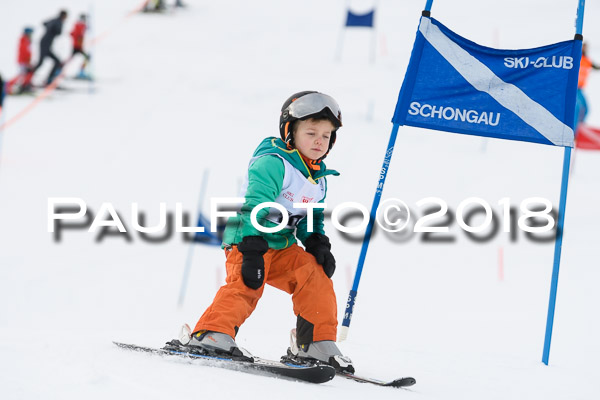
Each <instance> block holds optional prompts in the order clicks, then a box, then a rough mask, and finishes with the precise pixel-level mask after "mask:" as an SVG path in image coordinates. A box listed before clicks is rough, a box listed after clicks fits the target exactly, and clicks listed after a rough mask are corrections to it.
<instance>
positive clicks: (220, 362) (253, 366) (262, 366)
mask: <svg viewBox="0 0 600 400" xmlns="http://www.w3.org/2000/svg"><path fill="white" fill-rule="evenodd" d="M113 343H114V344H115V345H117V346H118V347H120V348H122V349H126V350H132V351H137V352H143V353H151V354H157V355H161V356H162V355H169V356H174V357H179V358H183V359H185V360H190V361H192V362H195V361H196V360H198V362H199V363H200V364H201V365H207V366H214V367H219V368H225V369H229V370H234V371H241V372H246V373H251V374H259V375H266V376H274V377H281V378H287V379H291V380H297V381H303V382H310V383H324V382H328V381H330V380H332V379H333V378H334V377H335V369H334V368H333V367H331V366H329V365H294V364H285V363H281V362H279V361H272V360H266V359H263V358H259V357H254V356H252V357H246V356H242V357H231V356H226V355H220V354H214V355H212V354H211V355H209V354H196V353H190V352H186V351H181V350H179V349H178V346H177V344H179V341H175V340H174V341H171V342H169V343H167V346H165V347H164V348H160V349H158V348H152V347H144V346H138V345H135V344H126V343H119V342H113Z"/></svg>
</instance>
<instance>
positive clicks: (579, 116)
mask: <svg viewBox="0 0 600 400" xmlns="http://www.w3.org/2000/svg"><path fill="white" fill-rule="evenodd" d="M586 50H587V45H586V43H584V44H583V46H582V47H581V63H580V65H579V80H578V82H577V101H576V104H575V128H577V125H578V124H579V123H581V122H583V121H585V118H586V116H587V113H588V105H587V100H586V98H585V94H584V93H583V89H584V88H585V85H586V84H587V80H588V77H589V76H590V71H591V70H592V69H596V70H598V69H600V65H597V64H594V63H593V62H592V60H591V59H590V58H589V57H588V56H587V54H586Z"/></svg>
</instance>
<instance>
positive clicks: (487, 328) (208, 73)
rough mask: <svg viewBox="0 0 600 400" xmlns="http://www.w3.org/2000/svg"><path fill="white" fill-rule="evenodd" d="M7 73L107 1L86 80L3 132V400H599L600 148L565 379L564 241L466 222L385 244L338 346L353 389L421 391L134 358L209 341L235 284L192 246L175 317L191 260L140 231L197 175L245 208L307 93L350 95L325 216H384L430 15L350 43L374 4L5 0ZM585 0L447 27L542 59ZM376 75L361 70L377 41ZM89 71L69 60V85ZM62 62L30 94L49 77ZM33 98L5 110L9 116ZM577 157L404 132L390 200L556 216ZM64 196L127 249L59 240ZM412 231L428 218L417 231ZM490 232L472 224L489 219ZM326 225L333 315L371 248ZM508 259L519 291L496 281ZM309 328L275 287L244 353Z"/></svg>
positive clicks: (574, 218)
mask: <svg viewBox="0 0 600 400" xmlns="http://www.w3.org/2000/svg"><path fill="white" fill-rule="evenodd" d="M1 3H2V7H1V9H2V12H1V13H0V32H1V35H0V44H1V47H0V48H1V51H0V71H1V73H2V74H3V76H4V77H5V78H6V79H7V78H10V77H12V76H13V75H14V74H15V73H16V71H17V67H16V51H17V41H18V37H19V34H20V32H21V30H22V28H23V27H24V26H25V25H32V26H34V27H35V29H36V30H35V33H34V46H33V49H34V60H37V53H38V43H39V39H40V37H41V35H42V33H43V28H42V26H41V22H42V21H44V20H46V19H48V18H50V17H52V16H54V15H55V14H57V13H58V10H59V9H60V8H63V7H64V8H67V9H68V10H69V12H70V14H69V17H68V19H67V21H66V24H65V29H64V32H63V35H62V36H61V37H59V38H58V39H57V40H56V41H55V44H54V49H55V51H56V53H57V54H58V55H59V56H60V57H61V58H66V57H67V56H69V55H70V38H69V36H68V32H69V31H70V30H71V28H72V26H73V24H74V22H75V20H76V18H77V16H78V14H79V13H81V12H89V11H90V9H92V10H93V13H92V21H91V27H92V32H91V33H90V34H91V36H95V35H99V34H102V33H103V32H107V33H106V35H105V36H103V39H102V40H100V41H99V42H98V43H97V46H95V47H94V49H93V73H94V75H95V77H96V81H95V83H94V84H93V87H91V88H90V85H89V84H88V83H86V82H79V81H73V80H65V81H64V82H63V83H61V85H62V86H64V87H69V88H73V90H71V91H56V92H54V93H53V94H52V95H51V96H50V97H49V98H48V99H46V100H44V101H43V102H41V103H40V104H38V105H37V106H36V107H35V108H33V109H32V110H31V111H30V112H29V113H28V114H26V115H25V116H24V117H23V118H21V119H20V120H19V121H17V122H16V123H14V124H13V125H11V126H9V127H7V129H6V130H5V131H4V132H3V134H2V147H1V161H0V397H1V398H3V399H63V400H64V399H106V398H113V399H137V398H145V399H168V398H184V397H185V398H240V399H254V398H286V399H307V398H319V399H325V398H344V399H362V398H365V397H367V396H368V397H370V398H376V399H388V398H389V399H391V398H394V399H396V398H404V399H425V398H427V399H532V398H533V399H537V398H540V399H542V398H544V399H595V398H598V393H599V390H598V388H597V382H598V378H599V377H600V368H599V367H598V362H597V359H598V357H599V356H600V345H599V343H598V337H600V318H599V317H598V306H599V305H600V291H599V290H598V289H597V287H598V282H599V281H600V268H599V266H600V265H599V262H598V247H597V246H598V243H599V234H598V226H599V225H600V213H599V212H598V204H600V188H599V179H598V177H599V176H600V153H598V152H583V151H577V152H576V155H575V157H574V158H575V163H574V169H573V171H572V174H571V179H570V185H569V196H568V204H567V212H566V225H565V236H564V245H563V254H562V262H561V271H560V282H559V287H558V299H557V308H556V319H555V325H554V336H553V341H552V350H551V353H550V365H549V366H545V365H543V364H542V363H541V357H542V346H543V339H544V331H545V324H546V312H547V306H548V295H549V288H550V278H551V271H552V261H553V253H554V246H553V243H552V242H550V243H542V244H540V243H535V242H533V241H531V240H530V239H528V238H526V237H525V235H524V233H523V232H522V231H518V232H517V239H516V241H511V240H510V238H509V234H507V233H503V232H502V231H501V230H500V231H499V232H498V233H497V234H496V236H495V237H494V238H493V239H491V240H488V241H487V242H485V243H475V242H474V241H472V240H470V239H468V238H467V236H466V235H465V233H464V232H463V231H462V230H461V229H460V228H459V227H458V226H457V224H456V222H455V221H454V222H453V223H452V224H451V225H450V226H451V229H450V233H449V235H450V236H453V237H454V238H455V241H454V242H452V243H424V242H423V241H422V234H415V235H413V236H412V238H411V239H410V240H408V241H407V242H405V243H397V242H394V241H392V240H391V239H390V238H389V237H388V236H386V235H384V234H383V233H382V232H381V230H380V231H379V232H378V233H377V235H376V236H375V237H374V238H373V240H372V242H371V246H370V248H369V252H368V256H367V261H366V264H365V269H364V272H363V276H362V280H361V284H360V287H359V291H358V298H357V303H356V307H355V312H354V318H353V321H352V326H351V329H350V334H349V338H348V340H347V341H346V342H343V343H341V344H340V347H341V348H342V350H343V352H344V353H345V354H347V355H349V356H350V357H351V358H352V359H353V361H354V363H355V365H356V368H357V370H358V372H360V373H361V374H364V375H368V376H374V377H379V378H383V379H392V378H396V377H399V376H407V375H410V376H414V377H415V378H416V379H417V385H415V386H413V387H412V388H410V389H406V390H397V389H390V388H377V387H374V386H369V385H364V384H359V383H356V382H351V381H347V380H342V379H341V378H336V379H334V380H333V381H331V382H328V383H325V384H322V385H311V384H305V383H298V382H291V381H286V380H282V379H274V378H269V377H261V376H253V375H247V374H242V373H239V372H234V371H227V370H223V369H218V368H212V367H206V366H198V365H189V364H186V363H183V362H178V361H177V360H171V359H162V358H159V357H156V356H148V355H144V354H135V353H131V352H125V351H123V350H120V349H118V348H116V347H115V346H114V345H113V344H112V341H113V340H116V341H123V342H130V343H136V344H140V345H147V346H154V347H157V346H161V345H162V344H163V343H164V342H165V341H166V340H169V339H172V338H174V337H175V335H177V332H178V330H179V326H180V325H181V324H182V323H184V322H187V323H189V324H190V325H192V326H193V324H195V323H196V321H197V319H198V318H199V317H200V315H201V314H202V312H203V311H204V310H205V308H206V307H207V306H208V305H209V304H210V302H211V300H212V298H213V296H214V294H215V292H216V290H217V288H218V286H219V285H221V284H222V282H223V281H224V255H223V253H222V251H221V250H220V249H218V248H215V247H207V246H203V245H197V246H196V247H195V248H194V258H193V264H192V268H191V274H190V277H189V283H188V291H187V296H186V299H185V303H184V305H183V307H181V308H179V307H178V306H177V299H178V295H179V290H180V285H181V280H182V275H183V271H184V265H185V261H186V257H187V254H188V251H189V247H190V245H189V244H187V243H184V242H183V241H182V240H181V237H180V236H179V235H175V234H174V235H173V237H171V238H170V239H169V240H166V241H163V242H161V243H148V242H146V241H144V240H142V238H141V237H140V236H139V234H138V233H137V232H135V231H134V230H133V225H132V223H131V217H132V211H131V204H132V203H133V202H137V203H139V206H140V210H141V211H143V212H144V213H145V214H146V215H147V225H153V224H156V223H157V222H158V220H159V204H160V202H166V203H167V208H168V210H169V211H172V212H173V211H174V209H175V203H177V202H181V203H182V204H183V207H184V210H186V211H188V212H190V213H195V212H196V206H197V203H198V196H199V192H200V186H201V183H202V177H203V174H204V171H206V170H208V171H209V178H208V184H207V193H206V197H207V198H206V199H205V202H204V211H205V212H206V211H207V208H208V198H210V197H233V196H236V195H237V189H238V187H239V185H240V181H241V178H242V176H243V174H244V172H245V169H246V167H247V162H248V160H249V158H250V156H251V154H252V151H253V150H254V148H255V147H256V145H257V144H258V143H259V142H260V140H261V139H262V138H264V137H266V136H277V135H278V128H277V124H278V117H279V109H280V107H281V104H282V102H283V101H284V100H285V98H287V97H288V96H289V95H290V94H292V93H294V92H296V91H300V90H307V89H312V90H319V91H322V92H325V93H328V94H331V95H332V96H334V97H335V98H336V99H337V100H338V102H339V103H340V105H341V107H342V110H343V117H344V127H343V128H342V129H341V130H340V132H339V134H338V141H337V143H336V145H335V148H334V149H333V150H332V152H331V154H330V155H329V157H328V158H327V161H328V166H329V167H330V168H334V169H337V170H339V171H340V172H341V173H342V175H341V176H339V177H333V178H330V179H329V192H328V199H327V203H328V204H329V205H330V208H333V207H334V206H336V205H338V204H341V203H342V202H345V201H355V202H359V203H361V204H364V205H365V206H366V207H367V208H368V207H370V205H371V201H372V197H373V193H374V190H375V186H376V183H377V179H378V173H379V169H380V167H381V162H382V160H383V156H384V153H385V149H386V145H387V141H388V138H389V134H390V131H391V127H392V124H391V122H390V119H391V117H392V113H393V110H394V106H395V103H396V99H397V95H398V92H399V89H400V85H401V83H402V79H403V77H404V72H405V69H406V66H407V64H408V60H409V57H410V51H411V49H412V44H413V40H414V37H415V33H416V29H417V25H418V21H419V16H420V12H421V10H422V8H423V6H424V4H425V0H418V1H416V0H411V1H392V0H380V1H378V2H376V4H377V7H378V8H377V13H376V26H377V29H376V33H375V36H374V37H373V36H372V34H371V32H370V31H369V30H365V29H350V30H347V31H346V32H345V34H344V41H343V52H342V57H341V60H340V61H336V57H335V54H336V49H337V45H338V43H339V42H338V41H339V40H340V35H341V31H342V25H343V22H344V19H345V13H346V6H347V4H350V5H351V7H352V8H353V10H355V11H357V12H362V11H366V10H368V9H369V8H370V7H371V6H372V4H373V2H371V1H350V2H347V1H341V0H338V1H317V0H309V1H294V2H287V1H285V2H284V1H274V0H270V1H267V0H265V1H240V0H223V1H200V0H187V4H188V7H187V8H185V9H182V10H175V11H169V12H167V13H165V14H136V15H134V16H132V17H130V18H126V17H125V16H126V15H127V13H128V12H129V11H131V10H132V9H134V8H135V7H137V6H138V5H139V0H104V1H96V2H94V3H91V2H89V1H75V0H60V1H58V0H44V1H41V0H19V1H12V0H11V1H9V0H2V2H1ZM576 7H577V1H576V0H569V1H560V2H552V3H551V4H550V3H549V2H546V1H541V0H524V1H515V0H506V1H502V2H481V1H475V0H461V1H443V0H437V1H436V2H434V4H433V9H432V12H433V14H432V15H433V16H434V17H436V18H437V19H439V20H440V21H442V22H443V23H444V24H446V25H447V26H448V27H450V29H453V30H454V31H456V32H457V33H459V34H461V35H463V36H465V37H467V38H469V39H471V40H474V41H475V42H477V43H480V44H482V45H488V46H492V47H501V48H529V47H536V46H541V45H545V44H549V43H554V42H558V41H562V40H568V39H570V38H572V37H573V33H574V20H575V12H576ZM599 13H600V5H599V4H598V2H593V1H588V4H587V8H586V18H585V21H584V36H585V37H586V39H588V40H589V45H590V49H589V53H590V56H591V58H592V59H594V60H596V62H600V25H598V24H597V21H596V20H595V19H597V17H598V15H600V14H599ZM372 40H374V42H373V43H375V45H376V50H375V54H376V61H375V63H373V64H372V63H370V62H369V46H370V45H371V43H372ZM80 62H81V60H80V59H76V60H74V61H73V62H72V63H71V64H70V65H69V66H68V69H67V75H68V76H71V77H72V76H74V75H75V74H76V72H77V68H78V65H79V63H80ZM49 63H50V62H49V61H48V62H47V63H46V64H45V65H44V67H43V70H41V71H39V72H38V74H37V75H36V76H35V79H34V81H35V82H36V83H41V81H42V79H43V78H44V77H45V74H46V73H47V71H48V68H49V67H50V65H49ZM587 93H588V100H589V102H590V107H591V111H590V115H589V122H590V123H591V124H593V125H596V126H598V125H600V111H598V110H600V76H599V74H598V73H596V74H594V73H592V76H591V78H590V82H589V86H588V88H587ZM31 101H33V98H32V97H27V96H21V97H9V98H7V99H6V102H5V103H6V104H5V105H6V118H7V120H10V119H11V118H12V117H13V116H15V115H17V113H19V112H20V111H21V110H23V109H24V108H25V107H26V106H27V105H28V104H29V103H30V102H31ZM562 160H563V149H562V148H558V147H551V146H544V145H536V144H528V143H522V142H510V141H502V140H487V139H483V138H480V137H474V136H466V135H457V134H450V133H443V132H436V131H428V130H422V129H416V128H411V127H401V128H400V131H399V135H398V140H397V143H396V148H395V153H394V158H393V160H392V163H391V166H390V172H389V175H388V178H387V183H386V187H385V191H384V195H383V198H384V199H386V198H391V197H396V198H400V199H402V200H404V201H405V202H406V203H407V204H409V205H410V206H411V208H412V209H413V210H414V211H416V212H417V214H418V213H419V212H422V210H421V209H419V207H417V206H416V202H417V201H418V200H420V199H422V198H425V197H429V196H436V197H440V198H442V199H444V200H445V201H446V202H447V203H448V205H449V207H450V209H452V210H456V208H457V206H458V204H459V203H460V202H461V201H463V200H464V199H466V198H468V197H472V196H478V197H481V198H483V199H485V200H486V201H488V202H489V203H490V204H491V205H492V207H493V208H494V210H495V212H496V213H498V214H499V213H500V212H501V208H500V206H498V204H497V203H498V201H499V200H500V199H502V198H505V197H508V198H510V199H511V200H510V201H511V204H514V205H516V206H518V205H519V203H520V202H521V201H522V200H524V199H525V198H528V197H536V196H538V197H545V198H547V199H549V200H550V201H551V202H552V203H553V204H554V206H555V207H557V206H558V202H559V192H560V178H561V171H562ZM49 197H79V198H82V199H83V200H84V201H85V202H86V203H87V205H88V208H89V210H91V211H93V212H94V213H96V212H97V211H98V210H99V209H100V206H101V205H102V203H104V202H110V203H112V205H113V206H114V207H115V209H116V210H117V211H118V212H119V213H120V215H121V216H122V217H123V220H124V223H125V225H126V226H127V228H128V229H129V231H130V236H131V241H129V242H128V241H127V240H125V239H124V238H123V237H117V236H108V237H105V238H104V239H103V240H102V241H101V242H97V241H96V236H97V233H88V232H87V231H86V230H85V229H79V230H67V231H64V232H63V235H62V240H61V241H60V242H57V241H55V239H54V237H53V235H52V234H51V233H49V232H48V229H47V204H48V198H49ZM413 221H414V220H413ZM474 224H476V221H475V222H474ZM326 228H327V229H328V232H329V235H330V237H331V240H332V242H333V251H334V254H335V256H336V258H337V265H338V269H337V271H336V274H335V275H334V277H333V280H334V282H335V288H336V291H337V296H338V309H339V312H338V314H339V316H340V319H341V315H342V312H343V310H344V307H345V303H346V297H347V294H348V290H349V288H350V286H351V281H352V277H353V273H354V268H355V266H356V263H357V260H358V254H359V251H360V244H356V243H349V242H348V241H346V240H344V238H343V237H342V236H341V235H340V234H339V233H337V232H336V231H335V229H334V227H333V225H332V224H331V221H328V222H327V226H326ZM500 252H503V256H504V257H503V258H504V260H503V261H504V276H503V279H502V277H501V276H500V272H499V253H500ZM294 325H295V317H294V315H293V313H292V307H291V300H290V298H289V296H288V295H286V294H285V293H283V292H278V291H276V290H274V289H272V288H268V289H267V290H266V291H265V294H264V297H263V299H262V300H261V301H260V302H259V305H258V308H257V310H256V312H255V313H254V314H253V315H252V316H251V318H250V319H249V320H248V321H247V322H246V323H245V324H244V325H243V326H242V328H241V329H240V331H239V335H238V337H237V341H238V343H239V344H240V345H241V346H243V347H246V348H248V349H249V350H250V351H251V352H253V353H255V354H257V355H260V356H262V357H266V358H274V359H277V358H279V356H281V355H282V354H284V352H285V349H286V347H287V345H288V332H289V330H290V329H291V328H293V327H294Z"/></svg>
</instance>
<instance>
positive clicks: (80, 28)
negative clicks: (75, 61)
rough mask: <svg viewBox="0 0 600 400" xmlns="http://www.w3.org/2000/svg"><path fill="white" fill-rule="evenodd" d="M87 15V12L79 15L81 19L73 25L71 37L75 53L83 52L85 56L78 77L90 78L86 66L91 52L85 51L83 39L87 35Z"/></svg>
mask: <svg viewBox="0 0 600 400" xmlns="http://www.w3.org/2000/svg"><path fill="white" fill-rule="evenodd" d="M86 21H87V17H86V15H85V14H81V15H80V16H79V20H78V21H77V22H76V23H75V25H74V26H73V30H72V31H71V38H73V55H72V57H74V56H75V55H76V54H81V55H82V56H83V57H84V60H83V63H82V64H81V68H80V70H79V74H78V75H77V78H78V79H90V76H89V75H88V74H86V72H85V67H86V66H87V63H88V62H89V60H90V56H89V54H87V53H86V52H85V51H83V39H84V36H85V31H86V30H87V25H86Z"/></svg>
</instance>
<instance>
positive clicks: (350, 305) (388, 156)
mask: <svg viewBox="0 0 600 400" xmlns="http://www.w3.org/2000/svg"><path fill="white" fill-rule="evenodd" d="M398 128H399V125H398V124H394V126H393V128H392V133H391V135H390V140H389V142H388V146H387V150H386V152H385V157H384V159H383V165H382V167H381V171H380V174H379V182H378V183H377V190H376V191H375V197H374V198H373V205H372V206H371V213H370V216H369V224H368V225H367V230H366V232H365V237H364V239H363V243H362V248H361V249H360V256H359V257H358V265H357V267H356V272H355V273H354V283H353V284H352V289H350V294H349V295H348V302H347V303H346V310H345V311H344V319H343V321H342V327H341V328H340V334H339V341H343V340H346V338H347V337H348V329H350V320H351V319H352V311H353V309H354V302H355V300H356V294H357V292H358V284H359V283H360V277H361V275H362V270H363V266H364V264H365V258H366V257H367V250H368V248H369V242H370V241H371V234H372V233H373V225H374V223H375V217H376V215H377V208H378V207H379V202H380V201H381V194H382V193H383V185H385V179H386V178H387V173H388V171H389V167H390V161H391V160H392V154H393V153H394V145H395V143H396V137H397V136H398Z"/></svg>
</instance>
